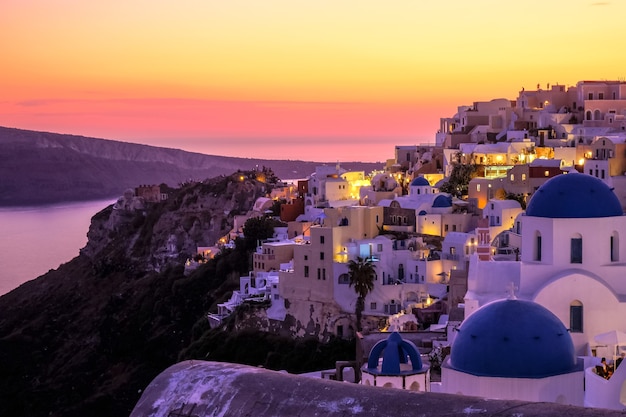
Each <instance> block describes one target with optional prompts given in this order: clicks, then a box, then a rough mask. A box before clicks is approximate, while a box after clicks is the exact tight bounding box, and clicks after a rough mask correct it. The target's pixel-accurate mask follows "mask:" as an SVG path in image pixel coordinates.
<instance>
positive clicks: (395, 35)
mask: <svg viewBox="0 0 626 417" xmlns="http://www.w3.org/2000/svg"><path fill="white" fill-rule="evenodd" d="M624 16H626V2H625V1H622V0H612V1H593V0H591V1H589V0H563V1H561V0H554V1H552V0H551V1H546V0H525V1H523V2H503V1H493V0H477V1H467V0H463V1H460V0H459V1H457V0H446V1H422V0H393V1H389V2H383V1H380V0H376V1H370V0H333V1H326V0H315V1H311V0H307V1H305V0H197V1H192V0H179V1H176V2H174V1H171V0H168V1H165V0H123V1H122V0H108V1H85V0H55V1H49V0H3V1H2V5H0V53H1V54H2V56H1V59H0V74H1V75H2V76H0V125H3V126H8V127H18V128H24V129H33V130H44V131H51V132H59V133H71V134H78V135H86V136H94V137H101V138H106V139H116V140H122V141H127V142H135V143H146V144H151V145H156V146H166V147H171V148H179V149H185V150H189V151H194V152H202V153H207V154H216V155H228V156H241V157H260V158H272V159H306V160H317V161H335V160H342V161H348V160H362V161H382V160H385V159H387V158H391V157H392V156H393V146H394V145H412V144H418V143H426V142H434V135H435V133H436V131H437V128H438V127H439V118H440V117H448V116H452V115H453V114H454V113H455V112H456V107H457V106H459V105H464V104H471V103H472V102H474V101H480V100H490V99H493V98H501V97H505V98H509V99H514V98H515V97H516V96H517V94H518V92H519V91H520V90H521V88H522V87H525V88H526V89H535V88H536V86H537V84H541V85H542V86H544V88H545V86H546V84H547V83H550V84H557V83H559V84H564V85H566V86H570V85H575V84H576V82H577V81H580V80H616V79H624V78H625V77H626V55H625V54H624V53H623V45H622V44H623V42H624V33H625V32H624V31H625V29H624Z"/></svg>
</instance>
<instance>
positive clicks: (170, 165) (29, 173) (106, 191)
mask: <svg viewBox="0 0 626 417" xmlns="http://www.w3.org/2000/svg"><path fill="white" fill-rule="evenodd" d="M330 159H332V157H331V158H330ZM0 161H2V164H0V178H2V181H0V206H16V205H37V204H49V203H56V202H64V201H79V200H95V199H104V198H110V197H116V196H119V195H122V193H123V192H124V191H125V190H126V189H128V188H134V187H137V186H138V185H140V184H162V183H165V184H168V185H169V186H172V187H175V186H178V184H181V183H184V182H186V181H188V180H190V179H192V180H203V179H206V178H212V177H215V176H218V175H220V174H224V173H231V172H235V171H237V170H250V169H253V168H254V167H256V166H258V167H259V168H260V167H262V166H266V167H270V168H272V170H273V171H274V172H275V173H276V175H277V176H278V177H279V178H282V179H292V178H304V177H306V176H307V175H309V174H311V173H312V172H314V171H315V167H316V166H318V165H320V164H321V163H320V162H304V161H280V160H263V159H246V158H231V157H223V156H213V155H203V154H199V153H192V152H185V151H181V150H177V149H168V148H159V147H154V146H147V145H138V144H133V143H125V142H119V141H113V140H104V139H95V138H87V137H82V136H73V135H62V134H57V133H47V132H35V131H29V130H21V129H12V128H6V127H0ZM332 163H333V164H334V163H335V162H332ZM342 166H344V168H346V169H351V170H364V171H366V172H368V173H369V172H370V171H372V170H374V169H380V167H381V164H380V163H378V164H373V163H358V162H353V163H346V164H342Z"/></svg>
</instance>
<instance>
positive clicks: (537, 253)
mask: <svg viewBox="0 0 626 417" xmlns="http://www.w3.org/2000/svg"><path fill="white" fill-rule="evenodd" d="M533 253H534V255H533V260H535V261H541V232H540V231H539V230H536V231H535V250H534V252H533Z"/></svg>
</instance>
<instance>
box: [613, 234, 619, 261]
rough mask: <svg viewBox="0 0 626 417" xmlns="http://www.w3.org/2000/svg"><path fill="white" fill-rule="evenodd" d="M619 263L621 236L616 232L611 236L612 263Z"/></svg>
mask: <svg viewBox="0 0 626 417" xmlns="http://www.w3.org/2000/svg"><path fill="white" fill-rule="evenodd" d="M617 261H619V234H618V233H617V232H616V231H614V232H613V234H611V262H617Z"/></svg>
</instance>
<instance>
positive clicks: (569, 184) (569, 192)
mask: <svg viewBox="0 0 626 417" xmlns="http://www.w3.org/2000/svg"><path fill="white" fill-rule="evenodd" d="M526 215H527V216H534V217H549V218H575V219H581V218H593V217H612V216H621V215H623V210H622V205H621V204H620V202H619V199H618V198H617V196H616V195H615V193H614V192H613V190H612V189H611V188H609V186H608V185H606V184H605V183H604V182H602V181H601V180H599V179H598V178H596V177H592V176H591V175H586V174H578V173H570V174H562V175H557V176H556V177H553V178H550V179H549V180H548V181H546V182H545V183H544V184H543V185H542V186H541V187H539V189H538V190H537V191H536V192H535V193H534V194H533V196H532V198H531V199H530V203H528V207H527V208H526Z"/></svg>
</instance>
